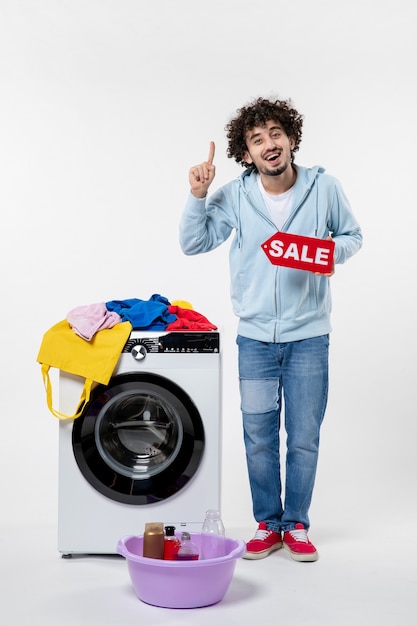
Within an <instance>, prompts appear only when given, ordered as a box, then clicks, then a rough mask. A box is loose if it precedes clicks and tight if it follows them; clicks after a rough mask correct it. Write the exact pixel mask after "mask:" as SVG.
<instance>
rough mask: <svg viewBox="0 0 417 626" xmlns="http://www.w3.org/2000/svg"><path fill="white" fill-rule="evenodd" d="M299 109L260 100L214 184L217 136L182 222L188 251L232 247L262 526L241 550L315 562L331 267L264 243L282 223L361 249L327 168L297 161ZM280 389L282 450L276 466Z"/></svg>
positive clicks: (345, 249) (249, 445)
mask: <svg viewBox="0 0 417 626" xmlns="http://www.w3.org/2000/svg"><path fill="white" fill-rule="evenodd" d="M302 125H303V118H302V116H301V115H300V114H299V113H298V112H297V111H296V110H295V109H294V108H293V107H292V103H291V101H290V100H275V101H270V100H266V99H263V98H258V99H257V100H255V101H253V102H252V103H250V104H249V105H247V106H244V107H242V108H241V109H239V110H238V111H237V115H236V117H235V118H234V119H233V120H232V121H230V123H229V124H228V125H227V126H226V131H227V138H228V151H227V155H228V156H229V157H230V158H234V159H235V160H236V162H237V163H241V164H242V165H243V166H244V168H245V171H244V172H243V173H242V175H241V176H240V178H238V179H236V180H234V181H232V182H230V183H228V184H227V185H225V186H223V187H222V188H220V189H218V190H217V191H216V192H214V193H213V194H212V195H211V197H209V198H208V199H207V198H206V196H207V191H208V189H209V187H210V185H211V183H212V181H213V179H214V176H215V167H214V165H213V159H214V149H215V148H214V143H211V144H210V152H209V157H208V159H207V161H204V162H203V163H201V164H200V165H196V166H194V167H192V168H191V169H190V172H189V182H190V185H191V194H190V196H189V199H188V201H187V204H186V206H185V210H184V213H183V216H182V219H181V224H180V243H181V247H182V250H183V251H184V253H185V254H199V253H202V252H207V251H209V250H213V249H214V248H216V247H217V246H219V245H220V244H221V243H223V242H224V241H226V239H228V237H229V236H230V234H231V233H232V231H235V235H234V238H233V241H232V244H231V248H230V273H231V297H232V302H233V309H234V312H235V314H236V315H237V316H238V317H239V326H238V337H237V345H238V350H239V380H240V394H241V410H242V416H243V430H244V441H245V448H246V458H247V466H248V474H249V482H250V488H251V494H252V502H253V513H254V517H255V519H256V520H257V522H258V523H259V526H258V530H257V531H256V533H255V536H254V538H253V539H252V540H251V541H249V542H248V543H247V552H246V555H245V556H246V558H248V559H260V558H263V557H266V556H268V555H269V554H270V553H271V552H273V551H274V550H277V549H278V548H281V547H282V545H283V546H284V548H286V549H287V550H288V551H289V552H290V554H291V556H292V558H294V559H295V560H297V561H315V560H316V559H317V556H318V555H317V550H316V548H315V547H314V545H313V544H312V543H311V542H310V540H309V538H308V535H307V532H308V530H309V517H308V511H309V507H310V503H311V498H312V493H313V487H314V481H315V475H316V468H317V459H318V449H319V434H320V426H321V423H322V420H323V417H324V413H325V409H326V403H327V392H328V348H329V333H330V331H331V326H330V309H331V299H330V285H329V282H330V281H329V278H330V276H331V275H332V274H333V272H334V264H333V267H332V269H331V270H330V271H328V272H327V273H326V274H317V273H314V272H310V271H306V270H300V269H295V268H290V267H283V266H279V265H274V264H272V263H271V262H270V261H269V259H268V258H267V255H266V254H265V252H264V251H263V250H262V248H261V244H262V243H263V242H265V241H266V240H267V239H269V238H270V237H271V236H272V235H274V234H275V233H276V231H277V230H279V231H282V232H286V233H291V234H295V235H303V236H307V237H315V238H319V239H332V240H333V241H334V243H335V249H334V262H335V263H344V262H345V261H346V260H347V259H348V258H349V257H351V256H352V255H353V254H355V253H356V252H357V251H358V250H359V249H360V247H361V245H362V234H361V230H360V227H359V224H358V223H357V221H356V220H355V218H354V216H353V214H352V211H351V209H350V206H349V203H348V200H347V198H346V196H345V194H344V193H343V191H342V188H341V186H340V184H339V182H338V181H337V180H336V179H334V178H333V177H331V176H329V175H327V174H325V173H324V169H323V168H321V167H313V168H305V167H301V166H299V165H295V164H294V153H295V152H296V151H297V150H298V148H299V145H300V141H301V135H302ZM282 397H284V401H285V422H284V423H285V430H286V433H287V454H286V472H285V498H283V497H282V491H284V485H282V483H281V474H280V441H279V430H280V421H281V404H282Z"/></svg>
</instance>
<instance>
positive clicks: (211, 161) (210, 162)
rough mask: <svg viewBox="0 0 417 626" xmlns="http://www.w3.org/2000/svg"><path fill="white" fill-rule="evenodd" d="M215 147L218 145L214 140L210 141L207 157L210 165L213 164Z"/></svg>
mask: <svg viewBox="0 0 417 626" xmlns="http://www.w3.org/2000/svg"><path fill="white" fill-rule="evenodd" d="M215 147H216V146H215V145H214V141H210V150H209V155H208V159H207V163H209V164H210V165H213V159H214V151H215Z"/></svg>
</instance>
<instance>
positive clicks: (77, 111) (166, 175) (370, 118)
mask: <svg viewBox="0 0 417 626" xmlns="http://www.w3.org/2000/svg"><path fill="white" fill-rule="evenodd" d="M413 12H414V10H413V8H411V3H410V2H409V1H408V0H395V2H394V1H393V0H380V1H379V2H375V1H373V0H349V1H345V2H342V1H341V2H331V1H330V0H316V2H311V1H310V0H299V1H298V2H294V3H291V2H280V1H279V0H257V1H256V2H253V1H251V2H249V1H248V0H231V1H228V0H211V2H209V3H199V2H194V1H191V0H177V1H176V2H171V1H170V0H165V1H160V2H145V1H143V2H141V1H139V0H67V1H65V0H37V1H36V0H32V1H31V0H2V1H1V2H0V84H1V89H2V95H1V98H0V125H1V127H0V158H1V162H0V178H1V183H0V205H1V214H2V235H1V247H0V255H1V256H0V259H1V276H2V293H3V296H2V305H1V324H0V333H1V347H2V350H1V352H2V362H3V364H2V376H1V389H2V394H1V409H2V410H1V429H0V432H1V437H0V480H1V491H2V500H3V503H2V518H3V519H4V520H7V521H10V522H12V523H17V522H19V521H25V522H27V521H30V522H31V523H34V522H36V521H38V522H42V523H43V522H48V523H54V522H55V519H56V495H57V494H56V491H57V480H56V471H57V426H58V424H57V421H56V420H55V418H54V417H52V415H50V414H49V412H48V411H47V408H46V404H45V396H44V390H43V386H42V381H41V375H40V370H39V366H38V365H37V363H36V355H37V351H38V348H39V346H40V342H41V339H42V335H43V333H44V332H45V331H46V330H47V329H48V328H49V327H50V326H52V324H54V323H55V322H57V321H59V320H60V319H63V318H64V317H65V316H66V313H67V312H68V311H69V310H70V309H71V308H73V307H74V306H77V305H81V304H89V303H93V302H99V301H106V300H109V299H116V298H130V297H138V298H142V299H147V298H149V297H150V296H151V295H152V293H155V292H157V293H161V294H163V295H165V296H167V297H168V298H169V299H171V300H173V299H177V298H181V299H186V300H189V301H191V302H192V303H193V305H194V307H195V308H196V309H197V310H199V311H200V312H202V313H204V314H205V315H206V316H207V317H208V318H209V319H210V320H212V321H214V322H215V323H217V324H218V325H219V326H222V327H223V329H224V334H223V341H224V482H223V496H224V502H223V517H224V519H225V522H226V524H239V525H251V524H252V523H253V522H252V514H251V502H250V497H249V490H248V485H247V477H246V467H245V460H244V450H243V443H242V438H241V423H240V413H239V398H238V388H237V372H236V348H235V343H234V339H235V331H236V319H235V318H234V316H233V314H232V312H231V305H230V301H229V285H228V267H227V255H228V246H227V244H226V245H225V246H223V248H221V249H219V250H217V251H215V252H213V253H211V254H209V255H205V256H201V257H191V258H187V257H185V256H184V255H183V254H182V252H181V250H180V248H179V245H178V236H177V232H178V221H179V217H180V214H181V211H182V206H183V203H184V200H185V198H186V196H187V193H188V169H189V167H190V166H191V165H193V164H194V163H198V162H200V161H201V160H203V159H205V158H206V155H207V151H208V144H209V141H210V140H211V139H213V140H215V141H216V144H217V154H216V165H217V178H216V181H215V183H214V186H219V185H220V184H223V183H225V182H227V181H228V180H229V179H231V178H233V177H235V176H237V175H238V174H239V173H240V168H239V167H238V166H237V165H236V164H234V163H233V162H231V161H230V160H228V159H227V158H226V156H225V149H226V141H225V136H224V126H225V124H226V123H227V121H228V120H229V118H230V116H231V115H233V114H234V112H235V111H236V109H237V108H238V107H240V106H242V105H243V104H245V103H247V102H248V101H249V100H251V99H252V98H254V97H256V96H259V95H262V96H266V97H269V96H274V95H277V96H279V97H283V98H287V97H291V98H292V99H293V102H294V104H295V106H296V107H297V108H298V109H299V110H300V111H301V112H303V113H304V115H305V130H304V137H303V143H302V148H301V150H300V152H299V153H298V155H297V162H298V163H300V164H303V165H314V164H316V163H318V164H321V165H324V166H325V167H326V169H327V171H328V172H330V173H332V174H334V175H335V176H337V177H338V178H339V179H340V180H341V181H342V184H343V186H344V188H345V190H346V192H347V194H348V196H349V198H350V200H351V203H352V206H353V208H354V211H355V214H356V216H357V218H358V219H359V221H360V222H361V224H362V226H363V230H364V237H365V243H364V248H363V250H362V251H361V252H360V253H359V254H358V255H357V256H356V257H355V258H354V259H352V260H351V261H350V262H349V263H348V264H347V265H346V266H343V267H340V268H339V269H338V271H337V273H336V275H335V276H334V277H333V278H332V284H333V299H334V314H333V326H334V333H333V334H332V348H331V350H332V352H331V363H332V371H331V394H330V400H329V407H328V412H327V416H326V421H325V424H324V427H323V436H322V450H321V460H320V468H319V475H318V482H317V488H316V493H315V499H314V503H313V507H312V511H311V517H312V523H313V524H316V525H317V524H321V525H324V526H326V525H327V526H330V525H332V524H340V523H346V524H352V525H358V526H360V525H362V524H364V523H378V524H381V523H384V522H386V523H387V524H390V525H391V524H393V523H396V522H400V521H401V522H403V521H407V520H409V519H410V517H411V516H412V515H415V512H416V509H415V488H414V476H415V473H416V460H415V452H414V447H415V440H416V435H417V427H416V419H415V418H416V409H415V393H414V389H415V387H414V384H415V383H414V375H415V369H416V368H415V362H416V359H415V354H416V339H415V334H414V325H415V318H416V298H415V293H414V292H415V265H416V263H415V244H414V237H415V231H416V221H417V220H416V202H415V190H414V187H415V182H414V179H415V176H414V172H415V157H414V151H415V145H416V139H417V137H416V115H415V111H416V93H415V76H416V58H417V49H416V48H417V45H416V38H415V26H414V25H415V20H414V18H413ZM213 188H214V187H213ZM4 503H6V505H7V506H4Z"/></svg>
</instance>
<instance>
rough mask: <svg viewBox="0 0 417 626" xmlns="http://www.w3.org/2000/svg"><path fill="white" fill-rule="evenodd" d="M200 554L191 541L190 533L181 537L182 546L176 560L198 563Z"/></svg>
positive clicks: (184, 533) (185, 533)
mask: <svg viewBox="0 0 417 626" xmlns="http://www.w3.org/2000/svg"><path fill="white" fill-rule="evenodd" d="M199 553H200V551H199V549H198V546H197V545H196V544H195V543H193V542H192V541H191V537H190V533H187V532H186V531H184V532H183V533H182V535H181V546H180V548H179V550H178V552H177V554H176V556H175V560H176V561H197V559H198V557H199Z"/></svg>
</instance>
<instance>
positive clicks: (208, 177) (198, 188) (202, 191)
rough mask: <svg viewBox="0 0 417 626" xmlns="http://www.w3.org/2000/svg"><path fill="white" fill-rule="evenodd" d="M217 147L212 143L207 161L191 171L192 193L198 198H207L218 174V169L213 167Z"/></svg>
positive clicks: (189, 178) (189, 176) (195, 166)
mask: <svg viewBox="0 0 417 626" xmlns="http://www.w3.org/2000/svg"><path fill="white" fill-rule="evenodd" d="M214 150H215V145H214V141H210V150H209V155H208V159H207V161H204V162H203V163H200V165H194V167H192V168H191V169H190V172H189V175H188V180H189V181H190V186H191V193H192V194H193V196H195V197H196V198H205V196H206V195H207V191H208V188H209V187H210V185H211V183H212V182H213V178H214V176H215V174H216V168H215V166H214V165H213V159H214Z"/></svg>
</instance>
